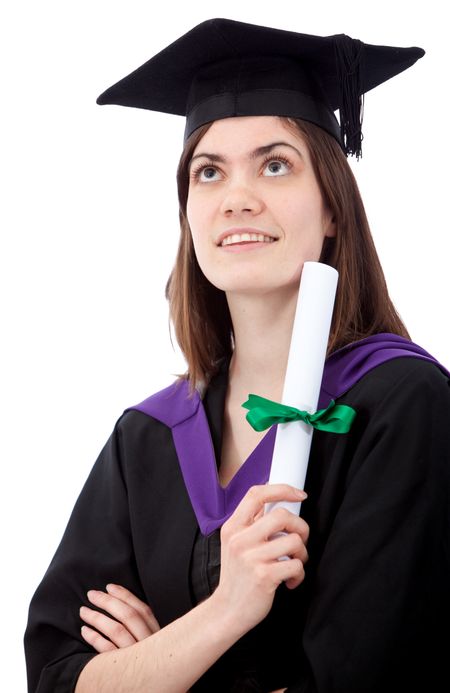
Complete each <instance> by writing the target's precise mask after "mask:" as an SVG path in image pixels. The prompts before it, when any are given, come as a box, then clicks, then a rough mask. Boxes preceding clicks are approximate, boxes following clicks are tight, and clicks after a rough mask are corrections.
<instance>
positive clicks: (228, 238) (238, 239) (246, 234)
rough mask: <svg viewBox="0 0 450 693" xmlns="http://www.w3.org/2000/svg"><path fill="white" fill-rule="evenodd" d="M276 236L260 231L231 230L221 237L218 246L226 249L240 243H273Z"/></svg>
mask: <svg viewBox="0 0 450 693" xmlns="http://www.w3.org/2000/svg"><path fill="white" fill-rule="evenodd" d="M276 240H277V239H276V237H275V236H271V235H270V234H268V233H267V232H266V231H264V232H263V231H260V230H259V229H229V230H228V231H225V232H224V233H222V234H221V235H220V236H219V240H218V243H217V245H219V246H221V247H226V246H230V245H238V244H240V243H273V242H274V241H276Z"/></svg>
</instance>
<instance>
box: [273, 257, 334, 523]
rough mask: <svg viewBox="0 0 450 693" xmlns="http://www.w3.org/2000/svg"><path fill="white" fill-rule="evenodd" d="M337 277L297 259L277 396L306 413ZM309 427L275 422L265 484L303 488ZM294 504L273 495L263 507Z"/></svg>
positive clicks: (313, 404) (318, 375)
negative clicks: (300, 263) (299, 268)
mask: <svg viewBox="0 0 450 693" xmlns="http://www.w3.org/2000/svg"><path fill="white" fill-rule="evenodd" d="M337 281H338V273H337V272H336V270H335V269H334V268H333V267H330V266H329V265H324V264H322V263H320V262H305V264H304V265H303V271H302V276H301V281H300V288H299V292H298V299H297V307H296V310H295V317H294V325H293V329H292V337H291V344H290V347H289V356H288V363H287V368H286V376H285V380H284V387H283V399H282V402H283V404H287V405H289V406H291V407H296V408H297V409H302V410H305V411H307V412H308V413H310V414H311V413H314V412H315V411H317V403H318V401H319V395H320V385H321V383H322V377H323V369H324V365H325V358H326V352H327V346H328V337H329V333H330V326H331V318H332V315H333V306H334V299H335V296H336V287H337ZM313 430H314V429H313V428H312V426H309V425H308V424H305V423H304V422H303V421H292V422H290V423H285V424H278V428H277V434H276V438H275V446H274V450H273V457H272V467H271V471H270V477H269V484H280V483H282V484H291V485H292V486H295V487H297V488H300V489H303V487H304V484H305V478H306V471H307V468H308V459H309V453H310V449H311V441H312V435H313ZM300 505H301V504H300V503H289V502H284V501H279V502H276V503H268V504H267V505H266V508H265V511H266V512H269V511H270V510H272V509H273V508H274V507H278V506H281V507H284V508H287V509H288V510H290V511H291V512H293V513H295V514H296V515H298V514H299V512H300Z"/></svg>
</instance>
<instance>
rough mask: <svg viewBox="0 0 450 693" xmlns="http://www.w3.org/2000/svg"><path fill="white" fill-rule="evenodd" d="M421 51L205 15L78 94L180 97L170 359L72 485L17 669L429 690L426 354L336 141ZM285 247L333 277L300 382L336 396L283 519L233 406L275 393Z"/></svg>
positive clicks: (433, 440) (287, 293) (438, 500)
mask: <svg viewBox="0 0 450 693" xmlns="http://www.w3.org/2000/svg"><path fill="white" fill-rule="evenodd" d="M268 46H269V48H268ZM374 49H375V50H374ZM295 52H297V54H296V55H294V53H295ZM421 54H422V52H421V51H420V50H419V49H388V48H380V47H370V46H363V44H360V43H359V42H353V41H352V40H351V39H347V37H337V38H336V37H333V38H332V39H319V38H318V37H305V36H301V35H296V34H291V33H290V32H279V31H275V30H271V29H267V28H264V27H255V26H252V25H243V24H241V23H237V22H230V21H229V20H211V22H206V23H204V24H203V25H200V26H199V27H196V28H195V29H194V30H192V32H190V33H189V34H188V35H186V36H185V37H182V38H181V39H179V40H178V41H177V42H175V43H174V44H172V46H169V47H168V49H166V50H165V51H163V52H162V53H161V54H158V56H155V57H154V58H153V59H152V60H151V61H149V63H146V65H144V66H142V68H140V69H139V70H137V71H136V72H134V73H132V75H130V76H129V77H128V78H125V80H122V82H120V83H118V85H115V87H112V88H111V90H108V92H106V93H105V95H103V96H102V97H101V98H100V102H115V103H124V104H126V105H134V106H139V107H146V108H154V109H160V110H169V111H171V112H178V111H179V110H182V111H183V112H185V113H186V114H187V130H186V144H185V149H184V152H183V155H182V158H181V162H180V166H179V173H178V182H179V196H180V218H181V240H180V246H179V251H178V257H177V261H176V264H175V269H174V271H173V273H172V276H171V278H170V281H169V284H168V297H169V300H170V304H171V314H172V319H173V322H174V325H175V329H176V334H177V338H178V341H179V343H180V345H181V347H182V349H183V351H184V353H185V355H186V359H187V362H188V367H189V368H188V376H187V378H186V379H185V380H181V381H180V382H179V383H176V384H174V385H172V386H170V387H169V388H167V389H166V390H164V391H162V392H161V393H157V394H156V395H154V396H152V397H150V398H149V399H148V400H146V401H145V402H143V403H141V405H138V406H137V407H134V408H131V409H130V410H127V411H126V412H125V413H124V415H123V416H122V417H121V418H120V419H119V421H118V423H117V425H116V427H115V429H114V432H113V434H112V436H111V438H110V440H109V441H108V443H107V445H106V446H105V448H104V450H103V451H102V453H101V455H100V458H99V460H98V461H97V463H96V465H95V467H94V469H93V471H92V473H91V475H90V477H89V479H88V481H87V483H86V486H85V488H84V489H83V492H82V493H81V495H80V498H79V500H78V502H77V505H76V507H75V509H74V513H73V516H72V518H71V520H70V522H69V526H68V528H67V531H66V534H65V536H64V538H63V540H62V543H61V546H60V547H59V549H58V552H57V554H56V556H55V558H54V560H53V561H52V564H51V565H50V568H49V570H48V572H47V574H46V576H45V578H44V580H43V582H42V584H41V586H40V587H39V589H38V591H37V593H36V595H35V597H34V599H33V603H32V606H31V610H30V622H29V626H28V631H27V636H26V644H27V652H28V664H29V686H30V690H32V691H35V690H36V691H39V692H40V693H43V692H44V691H72V690H76V692H77V693H83V692H84V691H100V690H107V691H112V692H113V691H135V692H139V691H149V690H155V691H185V690H187V689H189V688H191V690H192V691H251V690H254V691H266V692H267V691H281V690H283V691H288V692H289V693H290V692H294V691H318V692H320V693H325V692H328V691H346V693H353V692H354V693H356V692H358V693H361V692H362V691H368V692H369V691H370V692H371V691H379V690H383V691H403V690H404V691H408V692H410V691H416V690H417V691H419V690H422V691H423V690H433V691H439V690H444V686H447V684H446V683H442V675H443V673H444V665H445V661H446V660H445V653H446V650H447V646H448V640H446V639H442V637H441V636H440V632H439V626H444V625H445V624H446V623H447V619H448V617H449V615H450V613H449V611H450V609H449V590H448V578H449V576H450V570H449V551H448V532H449V522H448V507H449V506H448V488H449V484H448V482H449V465H448V462H449V458H450V440H449V432H448V414H449V411H450V391H449V387H448V384H449V374H448V373H447V372H446V371H445V369H443V368H442V367H439V366H438V365H437V364H436V363H435V361H434V359H432V357H430V356H429V355H428V354H426V352H424V351H423V350H422V349H420V347H417V346H416V345H413V344H412V343H411V342H410V341H409V339H408V334H407V332H406V329H405V327H404V326H403V324H402V322H401V320H400V318H399V317H398V315H397V314H396V312H395V309H394V307H393V306H392V303H391V302H390V300H389V296H388V294H387V290H386V286H385V283H384V279H383V274H382V270H381V268H380V266H379V262H378V259H377V255H376V252H375V249H374V246H373V243H372V240H371V236H370V233H369V230H368V225H367V221H366V218H365V214H364V209H363V206H362V203H361V201H360V198H359V193H358V190H357V187H356V183H355V181H354V179H353V176H352V174H351V172H350V169H349V167H348V165H347V162H346V159H345V155H344V152H343V151H342V149H344V151H345V153H356V154H360V145H361V131H360V119H359V113H360V112H359V105H360V104H359V101H358V99H359V97H360V95H361V92H362V91H364V90H367V89H369V88H371V87H373V86H375V85H376V84H377V83H380V81H383V80H384V79H387V78H389V77H390V76H393V75H394V74H396V73H397V72H399V71H401V70H402V69H405V67H407V66H409V65H410V64H412V62H414V60H416V59H417V58H418V57H420V55H421ZM174 66H175V67H174ZM180 66H181V67H180ZM163 69H164V75H165V80H163V81H164V84H161V74H163V73H162V70H163ZM171 70H172V72H171ZM183 70H185V71H187V74H185V73H184V72H183ZM318 71H319V74H320V78H319V77H318V75H317V72H318ZM337 81H339V82H340V84H341V86H342V90H340V91H342V94H347V97H348V95H349V94H350V95H351V94H355V95H356V97H355V98H351V97H348V98H347V97H345V96H342V95H341V93H340V91H339V90H338V91H339V94H338V95H336V94H335V91H336V82H337ZM175 82H176V88H175V87H174V84H175ZM167 83H168V84H169V85H170V88H168V87H167ZM186 84H187V87H186V90H187V91H186V93H184V92H183V96H182V98H181V99H180V91H183V89H185V86H184V85H186ZM187 92H188V93H187ZM337 98H338V99H339V102H340V104H341V123H342V132H341V131H340V129H339V128H338V127H337V125H336V123H335V121H334V120H333V118H334V116H333V113H332V111H333V104H335V102H336V99H337ZM180 100H181V101H182V102H183V103H182V104H180V103H179V101H180ZM308 260H321V261H322V262H326V263H328V264H331V265H333V266H335V267H336V268H337V269H338V271H339V273H340V284H339V289H338V295H337V301H336V307H335V313H334V317H333V324H332V331H331V335H330V342H329V354H330V355H329V358H328V360H327V364H326V368H325V373H324V380H323V383H322V398H325V399H328V402H329V400H330V398H334V399H336V398H338V399H339V402H340V403H344V404H348V405H350V406H351V407H353V408H354V409H355V411H356V413H357V414H356V419H355V421H354V424H353V427H352V429H351V431H350V433H349V434H345V435H337V434H330V433H327V432H320V431H316V432H315V434H314V438H313V447H312V451H311V457H310V463H309V470H308V476H307V479H306V484H305V487H306V490H307V492H308V500H307V501H306V502H305V503H304V505H303V506H302V516H301V517H299V516H296V515H294V514H293V513H289V512H288V511H285V510H280V509H278V510H275V511H273V512H271V513H268V514H264V513H263V509H264V505H265V503H267V502H269V501H276V500H288V501H295V500H305V497H306V496H305V494H304V493H303V491H302V490H300V489H294V488H292V487H289V486H285V485H267V484H266V482H267V480H268V473H269V469H270V459H271V451H272V448H273V441H274V432H275V431H274V429H271V431H269V433H268V434H265V433H264V432H263V433H261V432H256V431H253V430H252V429H251V428H250V427H249V426H248V423H247V422H246V421H245V419H244V417H245V412H244V410H243V409H242V406H241V405H242V403H243V402H244V401H245V400H246V399H247V396H248V393H249V392H257V393H258V394H260V395H263V396H265V397H267V398H269V399H272V400H275V401H279V400H280V398H281V393H282V387H283V379H284V373H285V368H286V362H287V355H288V350H289V342H290V333H291V328H292V320H293V315H294V311H295V305H296V298H297V292H298V286H299V281H300V276H301V271H302V267H303V263H304V262H305V261H308ZM200 395H201V396H200ZM215 460H217V467H216V463H215ZM274 535H277V536H276V538H275V539H273V536H274ZM269 538H270V539H269ZM306 544H308V548H306ZM282 556H288V560H283V561H280V560H278V559H279V558H280V557H282ZM111 580H113V581H114V584H112V585H111V584H110V585H109V586H108V588H107V590H106V592H105V591H104V587H105V584H107V583H109V581H111ZM88 590H89V594H88V597H86V593H87V591H88ZM79 604H84V607H83V608H82V611H81V613H80V615H81V619H82V621H83V622H84V624H88V625H87V626H86V625H84V626H83V629H82V631H81V632H80V626H81V625H82V623H81V621H80V620H79V614H78V606H79ZM147 604H149V605H150V607H151V609H152V610H151V611H150V609H149V607H148V606H147ZM89 606H90V607H92V606H94V607H95V609H92V608H90V609H89V608H87V607H89ZM96 652H98V653H100V654H98V655H97V656H96Z"/></svg>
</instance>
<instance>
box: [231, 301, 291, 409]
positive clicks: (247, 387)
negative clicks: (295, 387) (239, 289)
mask: <svg viewBox="0 0 450 693" xmlns="http://www.w3.org/2000/svg"><path fill="white" fill-rule="evenodd" d="M297 294H298V291H297V289H296V288H295V289H290V290H289V291H288V292H286V291H285V292H279V293H276V294H267V295H263V296H261V295H245V296H243V295H235V294H227V300H228V305H229V309H230V314H231V319H232V322H233V330H234V338H235V349H234V352H233V358H232V360H231V364H230V379H229V384H230V390H231V391H235V393H236V396H237V397H238V398H240V397H242V393H243V391H246V392H245V395H246V394H248V393H250V392H254V393H255V394H258V395H260V396H262V397H268V398H269V399H276V400H278V401H280V400H281V396H282V392H283V383H284V376H285V373H286V366H287V360H288V355H289V346H290V341H291V333H292V325H293V321H294V315H295V307H296V304H297Z"/></svg>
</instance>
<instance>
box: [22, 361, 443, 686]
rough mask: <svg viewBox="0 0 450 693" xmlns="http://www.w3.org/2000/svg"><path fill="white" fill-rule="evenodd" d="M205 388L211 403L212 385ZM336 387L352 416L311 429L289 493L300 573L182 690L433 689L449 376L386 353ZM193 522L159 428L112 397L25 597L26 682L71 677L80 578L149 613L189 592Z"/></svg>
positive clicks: (187, 601)
mask: <svg viewBox="0 0 450 693" xmlns="http://www.w3.org/2000/svg"><path fill="white" fill-rule="evenodd" d="M221 387H222V388H223V381H222V385H221ZM213 390H214V384H213V385H212V387H211V391H210V392H211V394H212V393H213ZM213 401H215V402H216V405H217V406H219V407H220V406H221V405H220V404H219V403H220V402H221V401H222V400H221V397H220V396H217V397H216V398H214V397H210V399H209V402H210V403H211V402H213ZM340 402H342V403H345V404H349V405H351V406H352V407H354V408H355V409H356V411H357V418H356V420H355V423H354V425H353V428H352V431H351V433H350V434H348V435H345V436H339V435H334V434H329V433H323V432H318V431H316V432H315V433H314V438H313V445H312V450H311V458H310V464H309V469H308V476H307V479H306V484H305V488H306V490H307V491H308V494H309V497H308V500H307V501H306V502H304V503H303V505H302V515H303V516H304V518H305V520H306V521H307V522H308V523H309V525H310V529H311V533H310V539H309V544H308V550H309V556H310V560H309V562H308V564H307V566H306V578H305V581H304V582H303V583H302V585H300V587H299V588H297V589H296V590H293V591H290V590H288V589H286V588H285V587H284V586H281V587H280V588H279V589H278V590H277V593H276V596H275V601H274V605H273V608H272V610H271V612H270V613H269V615H268V617H267V618H266V619H265V620H264V621H263V622H262V623H260V624H259V625H258V626H257V627H256V628H254V629H253V630H252V631H250V632H249V633H248V634H247V635H246V636H244V638H241V640H240V641H238V643H236V645H235V646H234V647H233V648H231V649H230V650H229V651H228V652H227V653H226V654H225V655H224V656H223V657H222V658H221V659H220V660H219V661H218V662H217V663H216V664H215V665H214V666H213V667H212V668H211V669H210V670H209V671H208V672H207V673H206V674H205V675H204V676H203V677H202V678H201V679H200V680H199V681H198V682H197V683H196V684H195V686H193V688H192V691H193V693H200V692H206V691H208V693H211V692H212V691H214V692H217V693H220V692H221V691H224V692H225V691H233V690H235V691H238V690H243V691H245V690H247V691H250V690H253V691H265V692H266V693H268V692H269V691H272V690H276V689H277V688H282V687H285V686H287V687H288V693H379V692H380V691H383V693H391V692H392V693H394V692H395V693H402V692H404V693H415V692H417V693H419V691H420V692H421V693H423V691H433V693H441V692H442V693H443V692H444V691H447V690H448V685H449V681H448V673H447V664H446V662H447V657H448V651H449V646H450V638H449V632H448V623H449V619H450V548H449V532H450V516H449V508H450V504H449V493H450V426H449V419H450V388H449V382H448V380H447V378H446V377H445V376H444V375H443V374H442V373H441V372H440V371H439V370H438V369H437V368H436V367H435V366H434V365H432V364H429V363H426V362H424V361H419V360H416V359H411V358H404V359H402V358H399V359H395V360H393V361H390V362H387V363H385V364H383V365H382V366H379V367H377V368H375V369H374V370H373V371H371V372H370V373H368V374H367V375H366V376H365V377H364V378H363V379H362V380H361V381H360V382H359V383H358V384H357V385H355V386H354V387H353V388H352V389H351V390H350V391H349V392H348V393H347V394H346V395H345V396H344V397H342V398H341V399H340ZM207 408H208V407H207ZM215 411H216V410H215ZM217 434H218V435H220V431H217ZM197 531H198V526H197V523H196V519H195V516H194V513H193V510H192V507H191V505H190V502H189V499H188V497H187V493H186V490H185V488H184V484H183V481H182V477H181V473H180V470H179V466H178V461H177V458H176V455H175V452H174V448H173V443H172V438H171V433H170V431H169V430H168V429H167V428H166V427H165V426H164V425H163V424H160V423H158V422H156V421H154V420H153V419H151V418H149V417H147V416H145V415H144V414H142V413H140V412H136V411H129V412H127V413H126V414H125V415H124V416H122V417H121V418H120V419H119V421H118V423H117V425H116V427H115V429H114V432H113V434H112V436H111V438H110V440H109V441H108V443H107V445H106V446H105V448H104V450H103V451H102V453H101V455H100V457H99V459H98V461H97V463H96V465H95V466H94V469H93V471H92V473H91V475H90V477H89V479H88V481H87V483H86V486H85V488H84V489H83V491H82V493H81V495H80V498H79V500H78V502H77V505H76V507H75V509H74V512H73V514H72V517H71V520H70V522H69V525H68V528H67V530H66V533H65V535H64V538H63V540H62V542H61V545H60V547H59V549H58V551H57V553H56V555H55V557H54V559H53V561H52V563H51V565H50V568H49V570H48V572H47V573H46V575H45V577H44V579H43V582H42V583H41V585H40V586H39V588H38V590H37V592H36V594H35V596H34V598H33V601H32V603H31V606H30V615H29V623H28V628H27V632H26V640H25V645H26V653H27V665H28V673H29V691H30V693H31V692H33V693H34V692H35V691H38V692H39V693H55V692H56V693H69V692H72V691H73V690H74V686H75V682H76V679H77V676H78V674H79V671H80V670H81V668H82V667H83V666H84V664H85V663H86V661H87V659H88V658H89V657H91V656H93V654H94V653H93V651H92V650H91V648H89V647H88V646H87V645H86V644H85V643H84V642H83V641H82V638H81V636H80V626H81V622H80V620H79V617H78V611H79V607H80V605H81V604H83V603H86V598H85V594H86V591H87V590H88V589H95V588H97V589H102V588H104V586H105V585H106V584H107V583H108V582H110V581H113V582H118V583H121V584H124V585H125V586H126V587H128V588H129V589H131V590H132V591H134V592H135V593H136V594H137V595H138V596H140V597H141V598H142V599H145V600H146V601H148V603H149V604H150V605H151V606H152V608H153V609H154V611H155V614H156V617H157V618H158V620H159V621H160V623H161V625H162V626H164V625H165V624H167V623H168V622H170V621H171V620H173V619H175V618H177V617H178V616H181V615H182V614H183V613H185V612H186V611H188V610H189V609H190V608H192V606H193V601H194V600H193V598H192V596H191V589H192V580H190V575H191V578H192V567H193V564H192V556H193V547H194V543H195V538H196V534H197ZM175 556H176V560H175V558H174V557H175ZM211 589H213V586H211ZM243 679H244V680H245V681H246V682H245V686H247V688H241V689H240V688H239V686H241V683H242V681H243ZM38 682H39V683H38ZM234 686H237V688H233V687H234ZM251 686H253V687H252V688H251Z"/></svg>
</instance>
